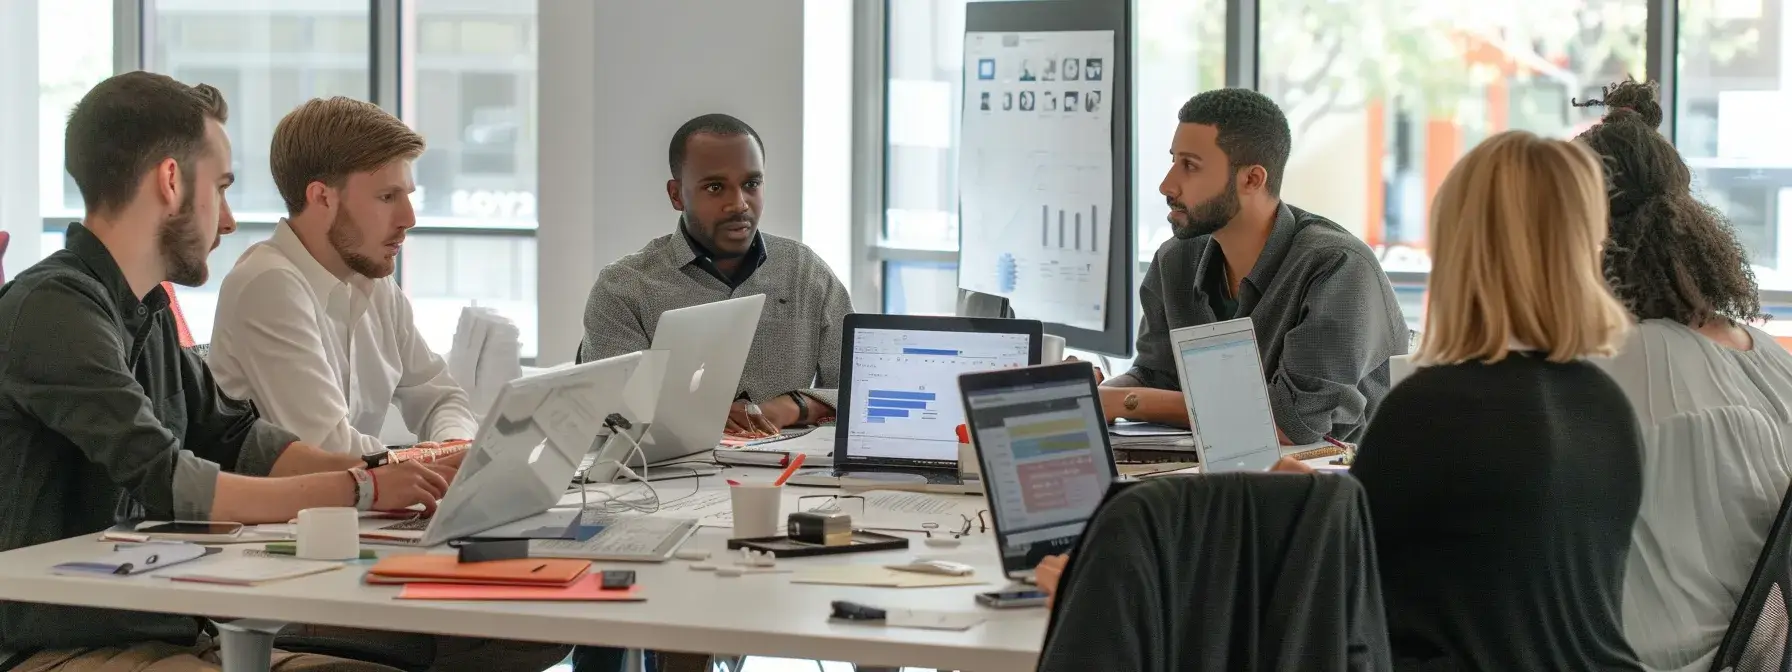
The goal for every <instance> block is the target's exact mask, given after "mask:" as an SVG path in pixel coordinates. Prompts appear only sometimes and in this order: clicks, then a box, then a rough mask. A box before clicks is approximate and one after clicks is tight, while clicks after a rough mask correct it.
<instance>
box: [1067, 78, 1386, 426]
mask: <svg viewBox="0 0 1792 672" xmlns="http://www.w3.org/2000/svg"><path fill="white" fill-rule="evenodd" d="M1177 120H1178V121H1179V122H1180V123H1179V124H1178V125H1177V128H1176V135H1175V137H1174V139H1173V140H1172V141H1171V146H1170V155H1171V159H1172V162H1173V165H1172V166H1171V167H1170V170H1169V173H1168V174H1166V175H1165V176H1164V180H1163V183H1162V184H1160V185H1159V186H1158V191H1159V192H1160V193H1162V194H1163V195H1164V198H1165V199H1166V200H1168V201H1169V204H1170V224H1171V226H1172V227H1173V231H1174V233H1175V238H1172V239H1171V240H1169V241H1168V242H1165V243H1164V245H1163V247H1161V248H1159V249H1158V251H1157V256H1156V258H1154V259H1153V260H1152V262H1151V267H1150V269H1149V270H1147V271H1146V272H1145V281H1144V283H1143V284H1142V285H1141V286H1140V288H1139V300H1140V303H1141V304H1142V305H1141V308H1142V309H1143V313H1144V317H1143V318H1142V319H1141V320H1140V324H1139V340H1138V358H1137V359H1135V360H1134V361H1133V368H1132V370H1131V371H1128V372H1126V373H1125V374H1124V375H1120V376H1116V377H1115V378H1113V379H1112V380H1108V381H1106V383H1105V384H1104V386H1103V389H1102V407H1103V409H1104V410H1105V411H1106V413H1107V415H1108V417H1110V418H1127V419H1135V420H1146V421H1152V422H1160V423H1169V424H1176V425H1186V424H1188V412H1187V410H1186V407H1185V406H1184V405H1183V401H1182V394H1181V380H1180V376H1179V375H1178V374H1177V372H1176V360H1175V355H1174V353H1172V352H1171V350H1170V330H1172V329H1179V328H1182V327H1187V326H1193V325H1198V324H1207V323H1210V322H1217V321H1221V320H1230V319H1235V318H1240V317H1249V318H1251V321H1252V326H1253V328H1254V329H1255V331H1256V333H1257V347H1258V349H1259V350H1260V351H1261V353H1262V356H1263V357H1262V359H1263V375H1264V378H1265V380H1266V381H1267V382H1268V386H1269V402H1270V407H1271V409H1272V410H1273V411H1274V413H1275V418H1276V425H1277V426H1278V434H1279V435H1280V438H1281V439H1282V442H1283V443H1285V444H1309V443H1318V442H1319V441H1321V440H1323V439H1324V438H1325V437H1328V436H1329V437H1333V438H1337V439H1341V440H1346V441H1348V440H1355V439H1356V438H1358V437H1360V436H1361V435H1362V433H1363V430H1364V429H1365V428H1366V427H1367V426H1368V424H1369V418H1370V416H1372V415H1373V414H1374V413H1375V408H1376V406H1377V405H1379V404H1380V402H1381V398H1382V397H1383V396H1384V395H1386V394H1387V392H1388V358H1390V357H1392V356H1394V355H1399V354H1405V352H1406V346H1407V340H1408V339H1407V330H1406V319H1405V317H1403V316H1402V315H1401V314H1400V304H1399V303H1397V302H1396V301H1395V300H1394V288H1393V286H1392V285H1391V284H1389V282H1388V277H1387V274H1386V273H1383V272H1382V270H1381V264H1380V263H1379V262H1378V261H1377V260H1376V258H1375V255H1374V253H1373V252H1372V251H1370V249H1369V246H1367V245H1364V244H1363V242H1362V241H1361V240H1358V239H1357V238H1356V236H1354V235H1351V234H1350V232H1349V231H1346V230H1345V229H1344V228H1343V227H1340V226H1338V225H1337V224H1335V223H1333V222H1331V221H1330V220H1327V219H1325V218H1323V217H1320V216H1318V215H1314V214H1312V213H1309V212H1306V211H1303V210H1301V209H1299V208H1295V207H1292V206H1290V205H1288V204H1286V203H1283V202H1282V200H1281V186H1282V172H1283V167H1284V166H1286V165H1287V163H1288V153H1289V148H1290V145H1291V144H1292V141H1291V139H1290V133H1289V131H1288V119H1287V118H1286V117H1284V116H1283V115H1282V111H1281V110H1280V109H1279V108H1277V107H1276V105H1275V103H1273V102H1271V101H1270V100H1269V99H1268V98H1266V97H1264V96H1263V95H1262V94H1259V93H1257V92H1255V91H1250V90H1247V89H1220V90H1216V91H1208V92H1206V93H1202V94H1200V95H1198V96H1195V97H1194V98H1191V99H1189V101H1188V102H1187V103H1186V104H1184V105H1183V106H1182V110H1181V111H1180V112H1179V113H1178V114H1177ZM1204 383H1206V381H1191V383H1190V384H1191V385H1201V384H1204Z"/></svg>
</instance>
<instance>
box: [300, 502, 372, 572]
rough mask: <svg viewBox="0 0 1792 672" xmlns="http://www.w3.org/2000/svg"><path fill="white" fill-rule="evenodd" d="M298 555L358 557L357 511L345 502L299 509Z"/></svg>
mask: <svg viewBox="0 0 1792 672" xmlns="http://www.w3.org/2000/svg"><path fill="white" fill-rule="evenodd" d="M298 536H299V544H298V546H299V548H298V556H299V557H301V558H306V559H309V560H354V559H356V558H359V557H361V513H360V512H359V511H356V510H354V509H352V508H349V507H345V506H329V507H321V508H316V509H305V510H302V511H300V512H299V535H298Z"/></svg>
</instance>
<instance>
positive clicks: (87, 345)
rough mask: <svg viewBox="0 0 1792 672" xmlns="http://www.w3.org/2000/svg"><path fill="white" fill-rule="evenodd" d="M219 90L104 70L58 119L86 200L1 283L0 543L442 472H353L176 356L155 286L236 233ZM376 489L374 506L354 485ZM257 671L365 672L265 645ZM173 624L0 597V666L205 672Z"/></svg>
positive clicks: (279, 504) (354, 497)
mask: <svg viewBox="0 0 1792 672" xmlns="http://www.w3.org/2000/svg"><path fill="white" fill-rule="evenodd" d="M225 116H226V110H225V106H224V101H223V98H222V96H221V95H220V94H219V93H218V90H217V89H214V88H212V87H210V86H204V85H201V86H197V87H190V86H187V85H185V84H181V83H180V82H176V81H174V80H173V79H169V78H168V77H165V76H162V75H154V74H150V73H145V72H133V73H128V74H123V75H118V76H116V77H112V78H110V79H108V80H106V81H104V82H101V83H100V84H99V85H98V86H96V87H94V89H93V90H92V91H90V92H88V94H87V95H86V96H85V97H83V98H82V99H81V102H80V103H79V104H78V105H76V107H75V109H74V112H73V113H71V114H70V116H69V121H68V137H67V152H66V154H67V169H68V172H69V174H70V175H72V176H73V177H74V179H75V184H76V185H77V186H78V187H79V188H80V190H81V196H82V199H83V200H84V201H85V202H86V210H87V214H86V218H85V222H84V223H83V224H76V225H73V226H71V227H69V232H68V247H67V249H65V250H62V251H60V252H57V253H56V254H53V255H51V256H50V257H49V258H47V259H45V260H44V261H42V262H41V263H38V264H37V265H35V266H32V267H31V268H30V269H27V270H26V271H25V272H23V273H20V274H19V275H18V277H17V278H15V279H14V280H13V281H12V282H11V283H9V284H7V285H6V286H4V287H0V475H3V477H4V479H5V480H4V482H0V551H8V550H12V549H16V548H21V547H25V546H31V545H36V544H42V543H46V542H51V541H56V540H59V539H65V538H69V537H74V536H79V535H87V534H93V533H97V532H100V531H102V530H105V529H107V528H110V527H112V526H113V525H114V524H115V523H117V522H126V521H128V520H131V519H137V520H143V519H148V520H218V521H234V522H241V523H270V522H285V521H287V520H290V519H292V518H293V517H294V516H296V515H297V514H298V511H299V510H300V509H305V508H311V507H324V506H356V507H358V508H361V509H363V510H365V509H369V508H374V507H377V508H380V509H395V508H404V507H408V506H411V505H417V504H421V505H424V506H425V507H433V506H434V504H435V501H436V500H437V499H438V498H440V496H441V495H442V493H443V492H444V491H445V490H446V489H447V487H448V480H449V478H450V477H451V476H452V475H453V467H452V466H449V465H428V466H426V465H423V464H421V463H417V462H408V463H400V464H393V465H388V466H384V467H380V468H378V469H375V470H373V472H372V473H369V472H367V471H365V470H364V469H361V467H362V466H363V465H364V463H363V462H362V461H361V459H360V458H358V457H350V456H343V455H335V454H331V453H326V452H324V451H322V450H319V449H317V448H315V447H313V446H309V445H305V444H302V443H298V442H296V439H295V437H294V436H293V435H292V434H291V433H289V432H287V431H285V430H282V429H280V428H278V427H275V426H273V425H270V424H268V423H267V422H265V421H262V420H261V419H260V418H259V417H257V415H256V412H255V409H254V407H253V406H252V405H250V404H247V403H243V402H239V401H236V400H233V399H230V398H228V397H225V396H224V395H223V394H221V393H220V392H219V391H218V388H217V386H216V385H215V384H214V383H213V381H212V377H211V374H210V372H209V371H208V370H207V369H206V367H205V364H204V362H202V361H201V360H200V359H199V358H198V357H197V356H196V355H194V354H192V353H190V352H187V351H184V350H182V349H181V348H180V343H179V338H178V335H177V332H176V327H175V324H174V319H173V315H172V314H171V313H170V312H169V310H168V295H167V293H166V292H164V291H163V289H162V288H161V283H163V282H164V281H172V282H175V283H179V284H183V285H188V286H199V285H201V284H204V282H205V280H206V276H207V274H208V269H207V267H206V257H207V256H208V255H209V254H210V252H211V250H212V249H213V248H215V247H217V244H218V239H219V237H220V236H222V235H225V234H228V233H230V232H231V231H234V230H235V229H236V223H235V221H234V220H233V219H232V218H231V216H230V207H229V205H228V204H226V203H225V200H224V190H225V189H226V188H228V187H229V186H230V184H231V182H232V181H234V179H235V178H234V175H232V174H231V172H230V141H229V138H228V137H226V135H225V133H224V126H223V122H224V120H225ZM376 477H377V478H378V482H379V484H380V485H379V488H378V489H377V500H376V498H375V494H376V493H375V492H374V488H372V487H371V482H372V480H373V479H374V478H376ZM275 661H276V666H277V667H278V668H279V669H281V670H283V671H288V672H292V671H295V670H299V669H303V668H307V667H313V666H330V667H332V668H333V669H369V670H383V669H385V668H382V667H380V666H377V665H364V664H360V663H354V662H351V661H343V660H338V659H333V658H328V657H323V656H300V655H294V654H285V653H276V657H275ZM217 665H218V661H217V659H216V652H215V650H214V649H212V648H211V647H208V646H207V645H206V638H205V637H203V635H202V632H201V621H199V620H198V619H195V618H193V617H190V616H175V615H161V614H149V613H142V612H126V611H115V610H106V609H91V608H78V607H66V606H49V605H39V604H26V603H18V602H0V670H3V669H8V668H13V667H17V668H19V669H21V670H31V671H33V672H38V671H42V670H58V669H68V670H76V669H78V670H111V669H118V670H125V669H142V668H148V667H152V666H153V667H156V669H167V670H188V669H194V670H201V669H216V668H217Z"/></svg>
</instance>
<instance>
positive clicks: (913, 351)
mask: <svg viewBox="0 0 1792 672" xmlns="http://www.w3.org/2000/svg"><path fill="white" fill-rule="evenodd" d="M902 354H905V355H936V356H939V357H957V356H958V355H959V351H957V350H941V349H938V348H903V349H902Z"/></svg>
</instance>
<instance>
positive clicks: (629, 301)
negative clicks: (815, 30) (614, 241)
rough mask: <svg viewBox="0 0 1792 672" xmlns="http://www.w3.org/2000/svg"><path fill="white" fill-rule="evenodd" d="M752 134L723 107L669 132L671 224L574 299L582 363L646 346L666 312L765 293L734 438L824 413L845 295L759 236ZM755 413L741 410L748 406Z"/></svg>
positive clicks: (758, 152)
mask: <svg viewBox="0 0 1792 672" xmlns="http://www.w3.org/2000/svg"><path fill="white" fill-rule="evenodd" d="M764 151H765V148H764V145H763V144H762V143H761V142H760V140H759V135H758V133H755V132H754V131H753V129H752V127H750V126H747V125H746V123H744V122H742V121H741V120H739V119H735V118H734V117H730V116H727V115H723V114H709V115H704V116H701V117H697V118H695V119H692V120H690V121H688V122H685V124H684V126H682V127H680V128H679V129H678V132H677V133H675V134H674V135H673V136H672V144H671V147H669V148H668V150H667V159H668V162H669V163H670V167H671V169H672V179H671V180H669V181H667V182H666V196H667V198H668V199H670V200H671V202H672V208H673V209H674V210H677V211H679V212H681V213H683V216H682V217H680V218H679V225H678V227H677V229H678V230H677V231H674V232H672V233H670V234H668V235H665V236H661V237H659V238H657V239H655V240H653V241H652V242H650V243H648V244H647V247H645V248H642V249H641V251H639V252H636V253H634V254H631V255H629V256H627V257H624V258H622V259H621V260H619V261H617V262H616V263H613V264H610V265H609V266H607V267H605V268H604V269H603V271H602V272H600V273H598V276H597V284H596V285H595V286H593V287H592V288H591V298H590V300H589V301H588V302H587V303H586V305H585V340H584V343H583V344H582V345H581V346H580V349H579V356H580V358H581V359H582V360H583V361H591V360H595V359H601V358H605V357H614V356H617V355H622V354H627V353H630V352H635V351H637V350H645V349H647V348H648V347H650V346H651V345H652V343H653V335H654V328H655V327H656V326H657V325H658V323H659V319H660V315H661V314H662V313H665V312H666V311H668V310H674V309H678V308H686V307H690V306H695V305H700V304H705V303H711V302H715V301H722V300H726V299H731V298H735V297H741V296H752V295H754V294H764V295H765V309H764V312H763V313H761V314H760V317H759V330H758V333H757V334H755V336H754V338H753V345H752V348H751V350H750V351H749V353H748V357H747V366H746V369H745V370H744V371H743V372H742V374H741V380H740V393H741V401H739V402H736V403H735V405H734V409H733V410H732V412H730V413H729V416H728V430H729V431H730V432H734V433H752V432H766V433H769V432H774V431H776V430H777V429H778V428H782V427H791V426H800V425H808V424H814V423H817V422H820V421H822V420H825V419H828V418H831V417H833V414H834V403H835V390H836V389H837V388H838V387H839V378H840V329H841V323H842V322H843V321H844V320H845V319H846V315H847V313H850V312H852V300H851V299H850V298H849V297H848V296H847V294H846V286H845V285H842V284H841V283H840V280H839V279H838V278H835V277H834V273H833V271H831V270H829V269H828V265H827V263H826V262H824V261H822V259H821V257H820V256H818V255H816V254H815V252H814V251H813V250H811V249H809V247H808V246H806V245H804V244H802V243H800V242H797V241H795V240H790V239H788V238H780V237H778V236H773V235H770V234H766V233H762V232H760V231H759V216H760V212H761V206H762V200H761V193H760V186H761V185H762V184H763V183H764V182H765V167H764ZM748 400H751V401H752V402H755V403H757V404H758V405H759V407H760V408H761V409H762V412H763V414H764V415H763V416H750V415H748V414H747V413H746V410H745V408H746V405H747V401H748Z"/></svg>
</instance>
